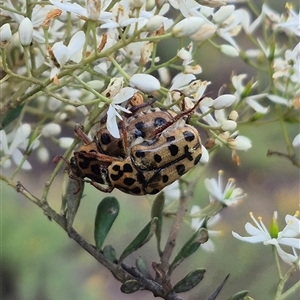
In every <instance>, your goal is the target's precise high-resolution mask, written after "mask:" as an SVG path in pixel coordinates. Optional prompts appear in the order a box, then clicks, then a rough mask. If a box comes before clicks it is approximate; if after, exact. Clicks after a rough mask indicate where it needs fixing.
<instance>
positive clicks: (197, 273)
mask: <svg viewBox="0 0 300 300" xmlns="http://www.w3.org/2000/svg"><path fill="white" fill-rule="evenodd" d="M205 271H206V270H205V269H196V270H193V271H191V272H190V273H189V274H187V275H186V276H185V277H184V278H182V279H181V280H180V281H179V282H177V283H176V284H175V285H174V288H173V290H174V292H175V293H183V292H187V291H189V290H191V289H192V288H193V287H195V286H196V285H197V284H198V283H199V282H200V281H201V280H202V279H203V277H204V273H205Z"/></svg>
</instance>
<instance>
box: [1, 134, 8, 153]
mask: <svg viewBox="0 0 300 300" xmlns="http://www.w3.org/2000/svg"><path fill="white" fill-rule="evenodd" d="M0 150H1V151H3V152H4V153H8V143H7V136H6V133H5V131H4V130H1V131H0Z"/></svg>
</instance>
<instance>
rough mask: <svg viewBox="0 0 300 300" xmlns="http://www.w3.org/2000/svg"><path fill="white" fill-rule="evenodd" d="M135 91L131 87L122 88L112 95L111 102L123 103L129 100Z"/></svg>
mask: <svg viewBox="0 0 300 300" xmlns="http://www.w3.org/2000/svg"><path fill="white" fill-rule="evenodd" d="M135 92H136V90H135V89H133V88H131V87H125V88H122V89H121V90H120V92H119V93H118V94H117V95H116V96H114V98H113V99H112V103H114V104H120V103H123V102H125V101H127V100H129V99H130V98H131V97H132V96H133V95H134V93H135ZM129 112H130V111H129Z"/></svg>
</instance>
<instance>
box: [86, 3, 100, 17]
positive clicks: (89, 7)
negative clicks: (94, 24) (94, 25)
mask: <svg viewBox="0 0 300 300" xmlns="http://www.w3.org/2000/svg"><path fill="white" fill-rule="evenodd" d="M86 11H87V15H88V17H89V19H91V20H95V21H96V20H98V18H99V16H100V11H101V1H100V0H87V1H86Z"/></svg>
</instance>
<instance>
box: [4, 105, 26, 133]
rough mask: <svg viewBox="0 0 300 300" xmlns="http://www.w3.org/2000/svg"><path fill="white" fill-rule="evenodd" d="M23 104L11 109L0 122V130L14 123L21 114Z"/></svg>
mask: <svg viewBox="0 0 300 300" xmlns="http://www.w3.org/2000/svg"><path fill="white" fill-rule="evenodd" d="M24 105H25V104H21V105H18V106H17V107H15V108H13V109H11V110H10V111H9V112H8V113H7V114H6V115H5V116H4V117H3V118H2V120H1V125H0V129H4V128H5V127H6V126H7V125H9V124H10V123H11V122H12V121H14V120H15V119H16V118H17V117H18V116H19V115H20V113H21V112H22V109H23V107H24Z"/></svg>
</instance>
